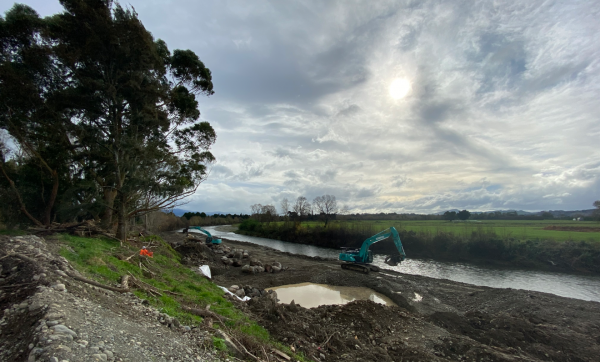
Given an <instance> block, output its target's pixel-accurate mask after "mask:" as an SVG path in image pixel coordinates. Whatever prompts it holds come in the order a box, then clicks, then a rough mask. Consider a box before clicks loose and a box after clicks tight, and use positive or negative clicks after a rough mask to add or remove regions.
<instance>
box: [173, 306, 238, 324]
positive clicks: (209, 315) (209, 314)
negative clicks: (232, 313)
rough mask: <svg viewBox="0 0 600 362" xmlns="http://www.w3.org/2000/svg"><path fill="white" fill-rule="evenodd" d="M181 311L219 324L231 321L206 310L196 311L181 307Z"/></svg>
mask: <svg viewBox="0 0 600 362" xmlns="http://www.w3.org/2000/svg"><path fill="white" fill-rule="evenodd" d="M181 309H183V310H184V311H186V312H190V313H192V314H195V315H197V316H200V317H203V318H213V319H217V320H219V321H220V322H221V323H223V320H231V319H229V318H226V317H223V316H220V315H218V314H217V313H214V312H211V311H210V310H207V309H196V308H190V307H185V306H182V307H181Z"/></svg>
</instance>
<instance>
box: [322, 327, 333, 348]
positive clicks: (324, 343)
mask: <svg viewBox="0 0 600 362" xmlns="http://www.w3.org/2000/svg"><path fill="white" fill-rule="evenodd" d="M336 333H337V331H336V332H333V333H331V336H329V338H327V340H326V341H325V342H323V343H321V345H320V346H319V348H321V347H323V346H324V345H326V344H327V342H329V340H330V339H331V337H333V335H334V334H336Z"/></svg>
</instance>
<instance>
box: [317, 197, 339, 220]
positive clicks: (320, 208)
mask: <svg viewBox="0 0 600 362" xmlns="http://www.w3.org/2000/svg"><path fill="white" fill-rule="evenodd" d="M313 206H314V207H315V209H316V211H317V212H318V213H319V215H320V216H321V217H322V218H323V220H325V227H327V223H328V222H329V220H330V219H331V218H333V217H334V216H335V214H337V213H338V206H337V201H336V199H335V196H333V195H323V196H317V197H315V199H314V200H313Z"/></svg>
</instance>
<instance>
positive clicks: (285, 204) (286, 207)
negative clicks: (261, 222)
mask: <svg viewBox="0 0 600 362" xmlns="http://www.w3.org/2000/svg"><path fill="white" fill-rule="evenodd" d="M289 211H290V202H289V200H288V199H287V197H286V198H284V199H283V200H281V213H282V214H283V216H287V214H288V212H289Z"/></svg>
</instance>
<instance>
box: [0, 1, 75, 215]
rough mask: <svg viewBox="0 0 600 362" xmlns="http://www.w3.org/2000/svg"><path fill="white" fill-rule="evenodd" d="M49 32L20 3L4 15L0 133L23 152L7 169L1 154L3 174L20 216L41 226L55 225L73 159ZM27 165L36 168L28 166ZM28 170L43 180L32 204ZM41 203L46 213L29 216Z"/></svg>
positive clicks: (1, 21)
mask: <svg viewBox="0 0 600 362" xmlns="http://www.w3.org/2000/svg"><path fill="white" fill-rule="evenodd" d="M45 30H46V23H45V21H44V20H42V19H41V18H40V17H39V16H38V14H37V13H36V12H35V11H34V10H33V9H32V8H30V7H28V6H26V5H21V4H16V5H14V6H13V8H12V9H11V10H10V11H8V12H7V13H6V17H5V18H4V19H2V18H1V17H0V99H2V101H1V102H0V129H2V130H4V131H6V132H7V133H8V134H9V135H10V136H11V137H12V138H13V140H14V141H15V142H16V143H17V144H18V146H19V147H20V150H21V151H22V153H23V157H22V158H21V160H20V161H22V162H20V163H19V162H16V160H13V162H12V165H8V164H7V163H8V162H10V161H9V160H8V159H7V155H6V152H2V153H1V154H0V171H1V174H2V176H3V177H4V178H5V179H6V181H7V182H8V184H9V185H10V189H11V190H12V191H13V193H14V195H15V197H16V200H17V202H18V204H19V208H20V210H21V212H22V213H23V214H24V215H26V216H27V218H29V219H30V220H31V221H32V222H33V223H34V224H36V225H38V226H41V225H49V224H50V222H51V219H52V212H53V209H54V206H55V202H56V199H57V196H58V192H59V184H60V179H61V176H62V177H63V178H64V177H65V175H66V176H68V173H69V170H68V166H69V160H70V157H69V156H70V155H69V140H68V139H67V138H66V137H65V132H64V131H65V129H64V125H65V122H64V121H65V119H66V117H67V116H68V115H67V114H66V113H65V111H64V110H63V109H62V107H61V105H60V100H59V99H58V98H59V97H58V95H59V94H60V92H62V89H63V87H64V85H65V82H64V79H63V76H64V70H63V69H62V67H61V66H60V65H58V64H55V63H54V61H53V56H52V48H51V45H49V44H48V43H47V42H46V41H45V40H44V32H45ZM25 164H27V165H30V166H31V168H30V169H29V170H27V168H23V167H22V166H23V165H25ZM11 168H12V171H13V172H12V175H11V172H10V171H11V170H9V169H11ZM36 168H37V170H36ZM27 171H29V175H28V176H32V177H31V178H29V180H28V181H31V180H32V179H36V178H37V180H39V183H37V185H36V187H35V188H37V189H38V190H36V191H37V192H35V196H36V200H34V202H33V203H29V205H27V204H28V203H27V198H28V197H27V195H25V194H23V189H24V188H26V187H21V186H22V182H19V181H24V179H23V177H24V176H25V175H24V174H23V172H25V173H27ZM32 172H33V173H37V175H34V174H33V173H32ZM36 176H37V177H36ZM25 177H26V176H25ZM48 186H49V187H48ZM38 205H43V210H39V212H38V213H36V212H31V213H30V211H31V206H34V207H37V208H39V206H38ZM28 206H29V207H28Z"/></svg>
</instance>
